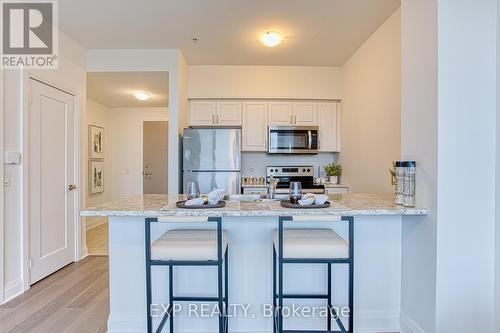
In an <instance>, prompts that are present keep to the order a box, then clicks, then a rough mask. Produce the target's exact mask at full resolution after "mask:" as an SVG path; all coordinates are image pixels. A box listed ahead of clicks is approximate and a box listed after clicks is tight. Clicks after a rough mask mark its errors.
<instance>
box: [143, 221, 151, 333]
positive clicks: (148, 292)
mask: <svg viewBox="0 0 500 333" xmlns="http://www.w3.org/2000/svg"><path fill="white" fill-rule="evenodd" d="M145 225H146V227H145V230H144V231H145V242H146V305H147V309H146V315H147V320H146V321H147V332H148V333H152V332H153V319H152V318H151V302H152V300H151V298H152V296H151V262H150V258H151V247H150V244H151V229H150V225H151V221H150V220H149V219H146V223H145Z"/></svg>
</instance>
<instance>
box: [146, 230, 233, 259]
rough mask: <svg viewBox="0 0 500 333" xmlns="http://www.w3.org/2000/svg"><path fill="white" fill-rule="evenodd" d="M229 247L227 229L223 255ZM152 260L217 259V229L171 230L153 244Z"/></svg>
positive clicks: (223, 236)
mask: <svg viewBox="0 0 500 333" xmlns="http://www.w3.org/2000/svg"><path fill="white" fill-rule="evenodd" d="M226 248H227V231H225V230H223V231H222V255H223V256H224V252H225V251H226ZM151 259H152V260H189V261H207V260H217V231H216V230H197V229H180V230H170V231H167V232H166V233H164V234H163V235H162V236H160V238H158V239H157V240H155V241H154V242H153V244H152V245H151Z"/></svg>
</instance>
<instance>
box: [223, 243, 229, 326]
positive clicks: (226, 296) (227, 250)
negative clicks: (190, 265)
mask: <svg viewBox="0 0 500 333" xmlns="http://www.w3.org/2000/svg"><path fill="white" fill-rule="evenodd" d="M228 258H229V246H228V247H227V248H226V255H225V258H224V275H225V276H224V294H225V304H226V306H225V307H224V310H225V312H224V313H225V314H226V315H227V313H228V308H229V282H228V281H229V270H228V266H229V263H228ZM228 331H229V323H228V319H227V317H226V318H225V324H224V333H227V332H228Z"/></svg>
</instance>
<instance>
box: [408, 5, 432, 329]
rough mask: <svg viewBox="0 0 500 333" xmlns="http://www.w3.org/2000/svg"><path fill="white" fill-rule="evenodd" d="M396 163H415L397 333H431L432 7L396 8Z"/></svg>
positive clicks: (412, 6) (410, 6)
mask: <svg viewBox="0 0 500 333" xmlns="http://www.w3.org/2000/svg"><path fill="white" fill-rule="evenodd" d="M401 23H402V24H401V43H402V44H401V51H402V53H401V62H402V67H401V70H402V76H401V79H402V81H401V157H402V158H403V159H413V160H415V161H417V163H418V164H417V172H418V175H417V187H416V188H417V204H418V205H419V206H423V207H427V208H428V209H429V215H428V216H425V217H404V218H403V233H402V237H403V245H402V280H401V294H402V295H401V332H402V333H412V332H425V333H433V332H435V320H436V319H435V316H436V310H435V309H436V295H435V290H436V242H437V236H436V223H437V221H436V219H437V216H436V209H437V5H436V0H403V1H402V4H401Z"/></svg>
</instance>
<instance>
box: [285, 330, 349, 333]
mask: <svg viewBox="0 0 500 333" xmlns="http://www.w3.org/2000/svg"><path fill="white" fill-rule="evenodd" d="M282 332H283V333H349V331H327V330H283V331H282Z"/></svg>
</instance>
